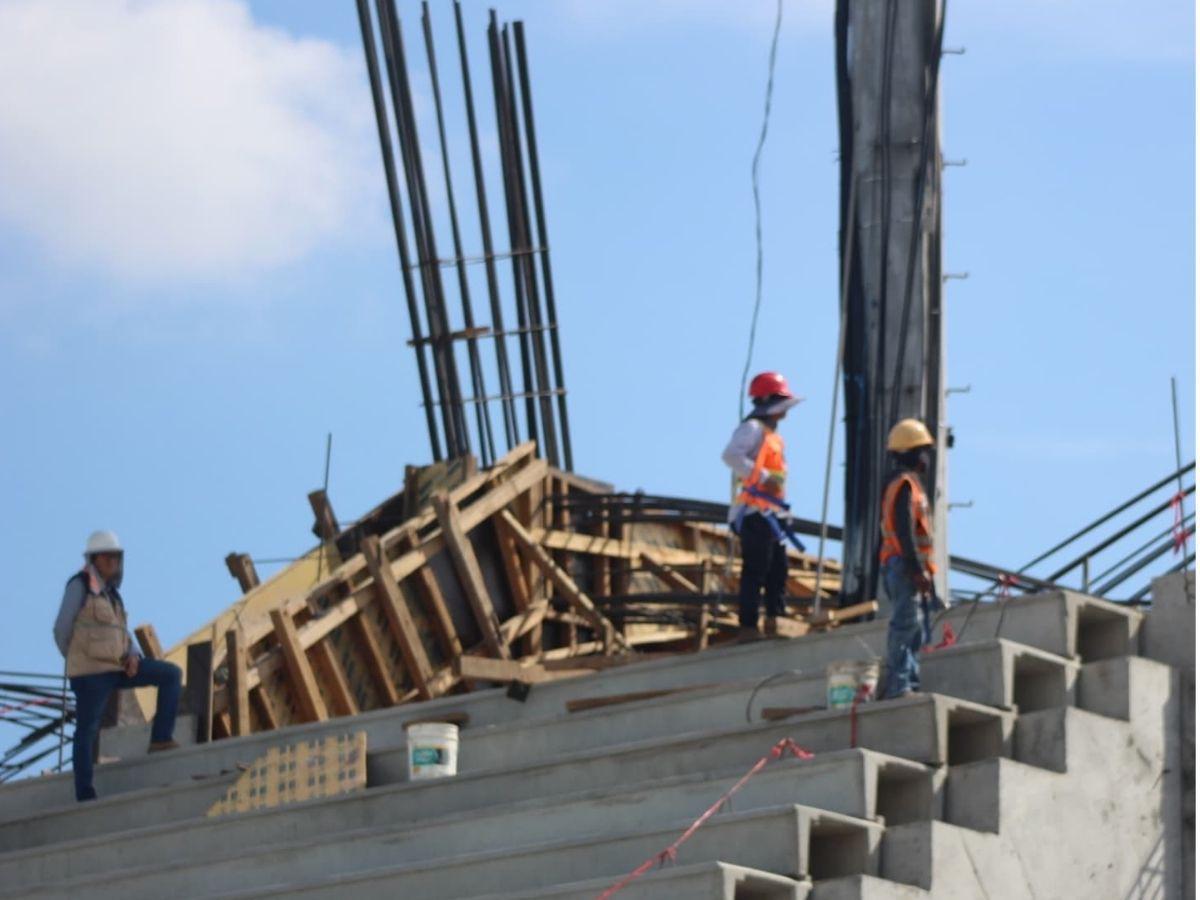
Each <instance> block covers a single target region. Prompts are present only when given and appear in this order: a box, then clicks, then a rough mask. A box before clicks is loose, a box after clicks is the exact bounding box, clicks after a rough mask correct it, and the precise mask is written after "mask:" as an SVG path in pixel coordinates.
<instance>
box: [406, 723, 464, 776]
mask: <svg viewBox="0 0 1200 900" xmlns="http://www.w3.org/2000/svg"><path fill="white" fill-rule="evenodd" d="M405 735H406V736H407V738H408V754H407V756H408V780H409V781H419V780H421V779H425V778H444V777H446V776H447V775H457V774H458V726H457V725H451V724H450V723H448V722H421V723H419V724H416V725H409V726H408V728H406V729H405Z"/></svg>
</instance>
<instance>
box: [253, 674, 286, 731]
mask: <svg viewBox="0 0 1200 900" xmlns="http://www.w3.org/2000/svg"><path fill="white" fill-rule="evenodd" d="M250 703H251V704H252V705H253V706H254V711H255V712H256V713H258V717H259V718H260V719H262V722H263V725H265V726H266V729H267V730H268V731H274V730H275V729H276V728H278V727H279V719H278V718H277V717H276V715H275V708H274V707H273V706H271V698H270V697H268V696H267V692H266V691H264V690H263V688H262V685H259V686H258V687H256V688H252V689H251V691H250Z"/></svg>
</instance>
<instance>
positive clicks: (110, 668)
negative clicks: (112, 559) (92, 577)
mask: <svg viewBox="0 0 1200 900" xmlns="http://www.w3.org/2000/svg"><path fill="white" fill-rule="evenodd" d="M85 590H86V587H85ZM125 621H126V620H125V608H124V607H123V606H121V605H120V604H118V603H114V602H113V601H112V600H110V599H109V598H108V597H106V596H105V595H103V594H93V593H90V592H89V593H87V594H86V595H85V596H84V598H83V606H81V607H80V608H79V615H78V616H76V617H75V626H74V628H73V629H72V631H71V643H70V644H69V645H68V647H67V676H68V677H70V678H74V677H75V676H77V675H95V674H97V673H98V672H115V671H118V670H120V669H123V668H124V664H123V662H122V660H123V659H124V658H125V656H126V654H128V653H129V650H130V647H129V634H128V632H127V631H126V630H125V628H126V625H125Z"/></svg>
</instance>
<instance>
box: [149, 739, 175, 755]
mask: <svg viewBox="0 0 1200 900" xmlns="http://www.w3.org/2000/svg"><path fill="white" fill-rule="evenodd" d="M178 749H179V744H178V743H177V742H176V741H151V742H150V749H148V750H147V751H146V752H147V753H161V752H162V751H163V750H178Z"/></svg>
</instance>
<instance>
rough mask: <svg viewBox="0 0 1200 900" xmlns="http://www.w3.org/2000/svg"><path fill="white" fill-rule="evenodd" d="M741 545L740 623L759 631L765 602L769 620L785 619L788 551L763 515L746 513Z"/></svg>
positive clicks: (742, 526) (741, 531)
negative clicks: (760, 611)
mask: <svg viewBox="0 0 1200 900" xmlns="http://www.w3.org/2000/svg"><path fill="white" fill-rule="evenodd" d="M738 537H739V538H741V541H742V578H741V582H740V583H739V586H738V587H739V589H738V622H739V624H740V625H741V626H742V627H743V628H757V627H758V608H759V604H760V603H762V602H763V601H764V600H765V602H766V607H767V615H768V616H782V615H783V589H784V588H785V587H786V586H787V576H788V564H787V550H786V549H784V546H783V544H781V543H780V542H779V538H778V537H777V536H776V534H775V529H773V528H772V527H771V523H770V522H768V521H767V520H766V517H765V516H763V515H762V514H761V513H752V512H749V511H747V513H746V514H745V515H744V516H743V517H742V522H741V525H740V527H739V528H738Z"/></svg>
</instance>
